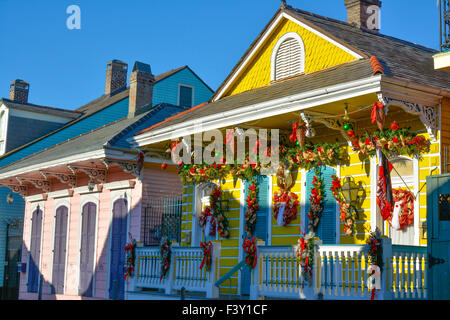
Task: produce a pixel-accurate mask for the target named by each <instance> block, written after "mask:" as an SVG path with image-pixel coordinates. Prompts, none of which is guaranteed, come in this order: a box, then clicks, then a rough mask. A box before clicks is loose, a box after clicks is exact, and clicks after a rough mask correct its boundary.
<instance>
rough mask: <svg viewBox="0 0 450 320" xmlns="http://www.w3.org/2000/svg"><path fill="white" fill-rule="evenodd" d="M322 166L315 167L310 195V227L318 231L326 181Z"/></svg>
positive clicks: (313, 230)
mask: <svg viewBox="0 0 450 320" xmlns="http://www.w3.org/2000/svg"><path fill="white" fill-rule="evenodd" d="M321 175H322V173H321V171H320V167H316V168H314V178H313V181H312V185H313V187H314V188H312V189H311V195H310V197H309V213H308V218H309V222H308V229H309V230H311V231H312V232H316V230H317V228H318V226H319V222H320V219H321V218H322V212H323V197H324V183H323V180H322V178H321Z"/></svg>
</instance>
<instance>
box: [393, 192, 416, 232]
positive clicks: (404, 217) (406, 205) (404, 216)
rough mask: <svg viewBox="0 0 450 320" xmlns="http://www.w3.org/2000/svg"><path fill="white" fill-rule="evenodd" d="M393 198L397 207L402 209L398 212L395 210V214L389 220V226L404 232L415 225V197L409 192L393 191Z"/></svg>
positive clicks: (398, 209)
mask: <svg viewBox="0 0 450 320" xmlns="http://www.w3.org/2000/svg"><path fill="white" fill-rule="evenodd" d="M392 196H393V200H394V203H396V204H395V206H400V207H399V208H397V210H396V208H394V213H393V214H391V215H390V217H389V219H388V221H389V224H390V225H391V226H393V227H394V228H395V229H397V230H404V229H405V228H406V227H408V226H410V225H412V224H414V195H413V194H412V193H411V192H410V191H407V190H402V189H393V190H392ZM397 203H399V204H397ZM397 219H398V220H397Z"/></svg>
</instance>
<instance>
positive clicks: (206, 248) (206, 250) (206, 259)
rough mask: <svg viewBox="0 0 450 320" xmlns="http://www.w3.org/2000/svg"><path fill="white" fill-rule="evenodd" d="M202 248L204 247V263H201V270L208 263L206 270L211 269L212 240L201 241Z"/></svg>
mask: <svg viewBox="0 0 450 320" xmlns="http://www.w3.org/2000/svg"><path fill="white" fill-rule="evenodd" d="M200 248H202V250H203V260H202V264H201V265H200V270H202V269H203V266H204V265H205V264H206V271H209V270H210V269H211V249H212V243H211V241H208V242H206V241H204V242H201V243H200Z"/></svg>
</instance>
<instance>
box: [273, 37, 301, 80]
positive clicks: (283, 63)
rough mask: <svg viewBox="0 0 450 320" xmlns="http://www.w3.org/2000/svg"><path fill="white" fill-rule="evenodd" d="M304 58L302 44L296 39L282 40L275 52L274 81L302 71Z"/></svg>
mask: <svg viewBox="0 0 450 320" xmlns="http://www.w3.org/2000/svg"><path fill="white" fill-rule="evenodd" d="M304 59H305V57H304V56H303V50H302V46H301V44H300V43H299V42H298V41H297V39H294V38H287V39H286V40H284V41H283V42H282V43H281V45H280V47H279V48H278V51H277V53H276V58H275V81H278V80H281V79H285V78H289V77H292V76H295V75H298V74H301V73H303V72H304Z"/></svg>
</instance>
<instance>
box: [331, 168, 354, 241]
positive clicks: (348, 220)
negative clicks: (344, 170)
mask: <svg viewBox="0 0 450 320" xmlns="http://www.w3.org/2000/svg"><path fill="white" fill-rule="evenodd" d="M331 178H332V179H333V181H332V183H331V188H330V190H331V193H332V194H333V198H334V199H336V201H337V202H338V203H339V212H340V219H341V222H344V233H345V234H346V235H347V236H351V235H352V234H353V232H354V225H355V220H356V218H357V211H356V209H355V208H354V207H353V206H352V205H351V203H348V202H347V201H346V199H345V197H344V196H343V194H342V185H341V181H340V179H339V178H338V177H337V176H332V177H331Z"/></svg>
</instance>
